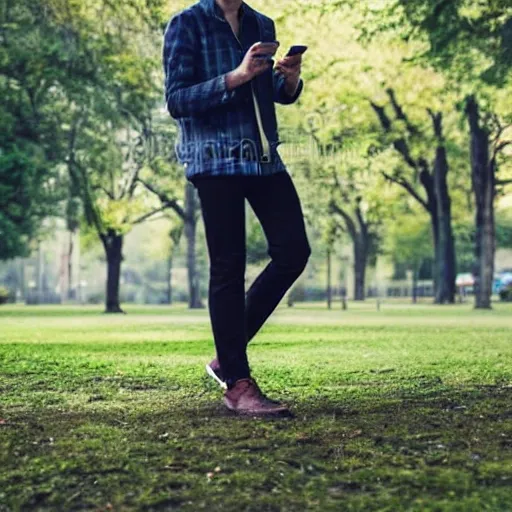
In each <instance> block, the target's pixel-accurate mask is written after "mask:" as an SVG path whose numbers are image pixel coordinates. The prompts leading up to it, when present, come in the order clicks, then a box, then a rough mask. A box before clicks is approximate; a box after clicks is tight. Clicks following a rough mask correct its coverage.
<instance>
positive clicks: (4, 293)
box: [0, 286, 11, 306]
mask: <svg viewBox="0 0 512 512" xmlns="http://www.w3.org/2000/svg"><path fill="white" fill-rule="evenodd" d="M10 295H11V294H10V292H9V290H8V289H7V288H6V287H5V286H0V306H1V305H2V304H7V302H9V298H10Z"/></svg>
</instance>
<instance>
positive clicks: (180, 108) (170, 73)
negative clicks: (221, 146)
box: [163, 13, 235, 118]
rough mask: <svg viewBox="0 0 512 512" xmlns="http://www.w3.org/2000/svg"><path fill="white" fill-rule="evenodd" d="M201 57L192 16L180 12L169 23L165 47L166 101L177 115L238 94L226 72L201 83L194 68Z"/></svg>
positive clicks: (191, 114)
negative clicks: (191, 22) (228, 87)
mask: <svg viewBox="0 0 512 512" xmlns="http://www.w3.org/2000/svg"><path fill="white" fill-rule="evenodd" d="M197 58H198V55H197V40H196V38H195V37H194V34H193V33H192V30H191V27H190V18H189V17H188V16H185V15H184V14H183V13H181V14H178V15H177V16H175V17H174V18H172V19H171V21H170V22H169V24H168V25H167V29H166V31H165V36H164V48H163V66H164V73H165V101H166V104H167V110H168V111H169V114H170V115H171V116H172V117H174V118H180V117H189V116H194V115H196V114H201V113H202V112H205V111H206V110H208V109H211V108H214V107H217V106H219V105H222V104H224V103H228V102H229V101H231V100H232V99H233V98H234V96H235V92H234V91H228V89H227V87H226V75H219V76H217V77H215V78H212V79H210V80H207V81H206V82H201V83H197V82H196V80H195V78H196V77H195V71H194V70H195V61H196V59H197Z"/></svg>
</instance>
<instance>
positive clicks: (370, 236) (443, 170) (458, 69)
mask: <svg viewBox="0 0 512 512" xmlns="http://www.w3.org/2000/svg"><path fill="white" fill-rule="evenodd" d="M188 3H189V2H188V1H187V0H183V1H182V0H179V1H173V2H165V1H164V0H161V1H160V0H157V1H156V2H155V1H151V2H150V1H149V0H148V1H146V0H135V1H133V2H128V3H126V2H117V1H114V2H111V1H109V2H107V1H105V0H93V1H92V2H87V3H86V4H80V5H79V4H77V3H76V2H73V1H71V0H47V1H44V2H43V1H42V0H37V1H35V2H28V1H25V0H21V1H17V2H13V1H12V0H4V1H3V3H2V6H1V7H2V8H1V9H0V93H1V94H2V101H1V103H0V114H1V116H0V128H1V130H0V143H1V146H0V192H1V193H0V235H1V236H0V259H8V260H10V259H12V258H14V257H16V256H20V255H28V254H30V252H31V250H33V249H34V248H35V247H36V246H38V243H37V240H38V239H40V240H43V239H44V238H45V237H44V236H42V233H43V232H42V231H41V229H42V227H43V226H45V225H46V227H47V229H49V230H50V232H51V230H52V229H53V228H51V227H50V226H53V225H54V224H55V223H54V222H53V221H50V220H49V219H50V218H53V219H57V218H58V219H62V221H63V222H64V226H65V229H67V230H68V232H69V233H68V239H67V247H66V250H65V251H66V254H67V257H66V258H65V261H67V265H68V270H67V271H66V272H67V275H68V276H74V277H73V279H74V280H77V279H78V273H79V270H80V269H79V268H78V267H77V268H73V267H72V261H74V260H75V257H74V256H73V255H74V254H75V253H76V251H77V250H78V249H79V244H77V233H78V232H79V231H80V232H81V233H82V235H83V236H87V237H88V238H89V239H91V237H90V235H91V233H92V234H93V235H94V236H95V237H96V238H97V240H98V242H99V243H101V248H102V251H103V253H104V260H105V263H106V266H107V270H108V272H107V275H106V281H107V285H106V287H105V294H104V295H105V303H106V310H107V311H110V312H119V311H121V305H120V291H119V290H120V286H121V284H120V282H121V279H120V276H122V274H123V271H122V268H123V267H122V262H123V259H124V255H123V246H125V243H126V237H127V236H132V235H131V233H132V228H133V227H134V226H136V225H138V224H139V223H143V222H146V221H151V220H152V219H159V218H167V219H170V224H169V223H168V224H165V223H155V224H154V225H153V226H161V227H160V228H159V229H161V230H162V232H161V233H160V234H159V235H155V236H160V237H163V239H165V240H168V247H167V246H166V247H167V249H166V250H165V251H162V250H158V251H153V252H152V254H153V253H154V254H159V255H160V256H158V257H160V258H162V265H163V266H162V268H164V267H165V269H166V270H165V271H162V272H163V273H162V275H164V274H165V276H167V277H169V275H170V274H171V270H172V268H173V262H174V263H175V262H176V258H178V259H179V261H180V264H181V262H182V261H183V264H184V266H185V267H186V268H187V278H186V281H187V290H188V304H189V306H190V307H192V308H195V307H203V306H204V290H205V288H206V282H205V275H204V274H205V272H204V265H205V252H204V241H203V237H202V231H201V228H202V226H201V223H200V214H199V205H198V201H197V197H196V194H195V190H194V189H193V187H192V186H190V185H189V184H187V183H186V181H185V179H184V175H183V170H182V169H181V168H180V166H179V165H178V164H177V162H176V159H175V156H174V142H175V137H176V127H175V125H174V123H173V122H172V121H171V120H170V119H169V116H168V114H167V113H166V112H165V108H164V102H163V92H162V80H163V74H162V66H161V40H162V33H163V29H164V27H165V25H166V23H167V21H168V19H169V17H170V16H171V14H172V13H173V12H175V11H176V10H178V9H180V8H181V7H184V6H185V5H187V4H188ZM254 7H256V8H258V9H261V10H263V11H264V12H266V13H267V14H269V15H271V16H273V17H274V18H275V19H276V24H277V28H278V37H279V40H280V41H281V42H282V47H281V49H280V51H279V53H283V54H284V53H285V51H286V49H287V47H288V46H289V45H291V44H293V43H298V42H305V43H306V44H308V45H309V47H310V49H309V50H308V53H307V54H306V58H305V63H304V70H303V72H304V78H305V80H306V83H307V87H306V89H305V93H304V95H303V96H302V98H301V100H300V102H299V103H298V104H297V105H294V106H291V107H286V108H281V107H279V112H278V115H279V118H280V125H281V138H282V140H283V145H282V146H281V153H282V155H283V157H284V159H285V161H286V162H287V164H288V168H289V170H290V172H291V173H292V174H293V176H294V179H295V181H296V183H297V186H298V188H299V192H300V194H301V197H302V198H303V204H304V209H305V212H306V215H307V217H308V225H309V230H310V235H311V236H310V238H311V241H312V245H313V257H312V259H311V264H310V269H309V270H308V272H307V273H306V274H307V276H306V277H304V278H303V280H309V281H308V285H307V286H308V287H309V288H310V289H311V290H312V289H313V288H315V287H316V286H318V287H322V290H323V293H327V294H328V295H329V294H330V293H331V292H332V293H334V291H335V290H333V286H331V284H328V286H327V292H325V286H324V284H325V282H326V279H327V278H326V276H327V275H330V276H331V277H330V278H329V279H327V281H328V283H331V282H332V281H333V279H336V275H340V272H341V269H342V268H343V269H345V267H346V265H347V261H348V260H350V264H351V266H352V272H351V273H352V275H353V283H352V284H351V286H350V287H349V288H350V292H351V296H353V297H354V298H356V299H358V300H362V299H364V298H365V295H366V293H367V291H368V288H369V286H368V281H369V280H370V281H371V282H372V283H373V282H374V281H375V279H377V277H375V276H376V273H375V272H376V270H375V263H376V261H377V260H379V261H382V260H384V259H386V260H387V261H390V262H394V263H395V264H396V265H398V266H400V267H401V268H407V269H409V270H410V271H411V272H412V276H413V278H417V277H419V275H420V274H421V275H422V276H423V277H425V278H430V277H431V278H432V279H433V282H434V289H435V296H434V300H435V301H436V302H438V303H451V302H453V301H454V295H455V276H456V273H457V271H467V270H470V271H471V272H472V273H473V274H474V276H475V278H476V295H475V297H476V298H475V305H476V306H477V307H489V306H490V300H491V293H492V288H493V280H494V277H495V276H494V274H495V272H494V270H495V269H494V264H495V248H496V244H497V243H498V244H502V245H503V244H504V243H506V242H504V241H505V240H507V237H508V235H507V229H508V228H507V225H508V224H507V223H506V222H502V217H503V215H504V214H502V213H501V210H500V213H496V204H497V203H498V202H500V201H501V200H502V198H503V197H505V196H506V195H507V194H508V193H509V192H510V191H511V190H512V186H511V185H510V183H511V180H512V166H511V163H510V161H511V160H510V156H511V150H512V144H511V143H512V128H511V125H512V105H511V104H510V90H511V77H510V68H511V62H510V57H509V54H510V48H511V45H510V42H511V40H510V34H511V32H512V29H511V24H510V20H511V19H512V18H511V16H512V13H511V7H510V6H509V5H508V3H507V2H504V1H503V2H500V1H496V2H491V3H487V4H478V5H474V4H473V3H471V2H469V0H457V1H455V2H435V3H434V2H425V1H422V0H413V1H411V2H408V1H407V2H405V0H385V1H384V2H381V3H379V5H377V6H375V5H373V4H370V3H369V2H346V1H344V2H336V1H335V2H332V1H329V2H316V3H310V4H302V3H300V4H297V3H295V2H290V1H288V0H277V1H276V2H273V3H272V5H269V4H268V3H267V2H263V1H262V0H255V1H254ZM327 33H336V34H337V37H336V39H335V40H334V39H333V38H329V37H325V34H327ZM425 214H426V215H425ZM471 217H473V220H472V221H471ZM248 219H249V220H248V230H247V232H248V244H249V250H248V258H249V261H248V262H249V265H252V266H257V265H261V264H263V262H264V260H265V259H266V257H267V254H266V244H265V240H264V238H263V237H262V233H261V231H260V230H259V229H258V227H257V226H256V225H255V224H254V223H253V222H252V221H251V219H252V217H251V216H248ZM427 220H428V222H429V225H430V241H429V240H428V237H427V236H426V231H425V230H426V227H425V226H426V224H425V222H426V221H427ZM496 225H498V227H499V229H498V232H497V227H496ZM164 226H165V227H164ZM155 229H156V228H153V230H152V232H155V233H159V232H158V231H155ZM136 232H138V231H136ZM134 236H135V235H134ZM39 246H40V244H39ZM180 246H183V250H182V251H180V250H179V249H180ZM130 247H135V249H136V250H139V249H140V251H141V254H144V251H147V252H148V253H149V252H150V251H151V249H150V248H147V249H145V248H143V247H140V248H139V247H138V246H137V244H134V245H130ZM171 247H172V248H173V249H172V250H171ZM340 247H342V250H338V249H339V248H340ZM335 248H336V249H335ZM420 248H421V250H420ZM470 249H471V250H472V251H473V253H474V255H470V253H469V251H470ZM164 253H165V254H164ZM153 257H155V256H152V258H153ZM180 258H183V259H180ZM347 258H348V260H347ZM63 261H64V260H63ZM430 261H433V262H434V264H433V269H432V272H430V271H429V262H430ZM9 265H11V264H10V263H9ZM12 265H15V266H16V269H19V268H21V267H22V265H21V266H20V263H19V262H13V263H12ZM381 267H382V265H381ZM511 267H512V264H511ZM5 268H7V267H5ZM13 268H14V267H13ZM159 268H160V267H159ZM174 270H175V272H174V273H175V274H176V271H177V269H176V268H174ZM155 272H156V271H155ZM251 272H252V270H251ZM14 274H17V275H18V274H19V275H20V276H21V273H20V271H19V270H16V271H15V272H14V273H13V270H12V269H11V267H10V266H9V267H8V270H6V271H5V275H9V276H12V275H14ZM156 274H158V275H160V271H159V272H156ZM156 274H155V275H156ZM1 275H2V272H0V278H1ZM368 276H370V277H368ZM9 279H10V278H9ZM45 279H46V278H45ZM166 279H167V278H166ZM378 279H383V278H382V276H379V277H378ZM386 279H387V278H386ZM46 280H47V281H48V282H50V283H51V279H50V278H49V279H46ZM22 281H23V279H21V278H20V279H18V280H17V282H22ZM37 281H38V282H39V281H41V280H40V279H39V278H38V279H37ZM10 282H13V281H12V280H11V281H10ZM68 282H69V283H70V282H71V277H68ZM165 286H166V289H167V300H168V301H170V298H171V295H172V289H171V281H170V280H167V283H165ZM297 286H304V283H303V282H302V283H299V284H298V285H297ZM68 288H69V289H68V290H64V291H62V286H61V297H66V296H67V297H69V298H70V299H72V298H73V297H74V296H76V295H74V294H73V293H72V290H71V286H70V285H69V286H68ZM329 290H330V291H329ZM311 293H313V292H311ZM314 293H316V291H315V292H314ZM303 295H304V296H307V293H303Z"/></svg>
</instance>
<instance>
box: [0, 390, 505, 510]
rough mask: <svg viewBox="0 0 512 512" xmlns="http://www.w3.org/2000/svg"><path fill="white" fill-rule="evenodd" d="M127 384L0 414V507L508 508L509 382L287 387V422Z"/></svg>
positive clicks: (205, 398) (203, 397)
mask: <svg viewBox="0 0 512 512" xmlns="http://www.w3.org/2000/svg"><path fill="white" fill-rule="evenodd" d="M131 391H132V392H134V393H139V394H138V395H137V400H136V401H134V403H133V404H129V403H128V404H127V403H121V402H117V401H115V400H112V399H109V398H108V397H107V398H106V399H105V400H104V399H102V398H101V397H100V399H99V400H97V401H95V400H92V401H90V402H89V403H88V405H87V407H85V408H78V409H73V408H70V407H65V406H56V407H47V408H29V407H27V408H24V409H22V408H19V407H14V408H9V409H6V410H4V411H3V412H2V413H1V415H0V416H1V417H2V418H3V420H4V423H3V424H1V425H0V439H1V447H2V450H1V452H0V454H1V456H0V462H1V467H2V469H1V471H0V504H4V505H0V510H18V509H20V510H21V509H24V510H28V509H30V510H34V509H41V510H43V509H44V510H84V509H91V510H112V509H113V510H173V509H177V508H179V509H180V510H194V511H195V510H200V509H202V508H209V509H210V510H307V509H318V510H365V511H366V510H382V509H388V510H425V506H426V504H428V508H429V510H475V511H476V510H510V509H512V497H511V496H510V492H509V489H510V485H512V464H511V463H512V389H511V388H510V387H507V386H499V385H496V386H473V387H467V388H462V387H460V388H457V387H447V386H445V387H443V386H442V385H437V387H436V385H435V382H434V381H432V382H425V381H421V382H420V385H418V386H416V387H414V388H412V389H407V390H404V389H401V388H394V389H391V388H387V389H378V388H375V389H373V391H372V392H371V393H368V394H362V395H358V394H353V395H352V394H350V393H347V392H346V389H344V388H343V387H341V388H340V389H338V390H336V389H329V390H327V391H326V392H325V393H322V390H319V391H320V392H319V393H315V394H311V393H310V394H309V395H306V396H304V397H302V398H300V397H299V398H297V397H294V396H293V393H292V394H291V395H290V396H289V398H291V402H292V403H291V405H292V406H293V409H294V411H295V415H296V417H295V418H294V419H284V420H281V421H276V420H273V421H268V420H264V419H253V418H233V417H232V416H231V414H230V413H228V412H226V411H225V410H224V408H223V407H222V405H221V404H220V396H221V395H220V393H217V392H213V391H210V390H208V389H207V390H206V392H204V393H202V394H197V395H194V394H193V393H190V392H186V393H185V394H180V395H179V396H176V397H174V398H173V395H172V394H170V395H169V394H167V395H165V400H162V399H161V397H160V398H158V397H156V396H155V394H151V390H150V389H146V390H145V389H135V390H133V389H132V390H131ZM144 393H147V399H146V400H144ZM2 506H3V507H4V508H2ZM340 507H341V508H340Z"/></svg>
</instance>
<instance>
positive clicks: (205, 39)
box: [163, 0, 303, 178]
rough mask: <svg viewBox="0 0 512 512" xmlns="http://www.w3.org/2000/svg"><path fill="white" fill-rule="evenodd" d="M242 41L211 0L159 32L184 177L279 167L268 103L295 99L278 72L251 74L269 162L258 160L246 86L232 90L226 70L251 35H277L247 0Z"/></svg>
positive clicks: (258, 38) (237, 61)
mask: <svg viewBox="0 0 512 512" xmlns="http://www.w3.org/2000/svg"><path fill="white" fill-rule="evenodd" d="M241 10H242V12H241V19H240V37H239V39H240V41H238V40H237V38H236V36H235V35H234V33H233V31H232V29H231V27H230V25H229V23H228V22H227V21H226V20H225V18H224V16H223V13H222V11H221V10H220V8H219V7H218V5H217V4H216V2H215V0H200V1H199V2H198V3H196V4H194V5H192V6H191V7H189V8H187V9H185V10H184V11H182V12H180V13H179V14H177V15H176V16H174V17H173V18H172V19H171V21H170V22H169V24H168V25H167V28H166V31H165V36H164V48H163V65H164V71H165V101H166V104H167V109H168V111H169V113H170V115H171V116H172V117H173V118H175V119H176V120H177V121H178V124H179V127H180V136H179V139H178V142H177V144H176V153H177V156H178V160H179V161H180V162H181V163H183V164H184V166H185V172H186V176H187V178H191V177H192V176H196V175H226V174H227V175H234V174H244V175H266V174H273V173H276V172H281V171H284V170H285V167H284V164H283V162H282V160H281V158H280V156H279V154H278V152H277V146H278V145H279V138H278V131H277V120H276V113H275V105H274V102H278V103H282V104H289V103H293V102H294V101H295V100H296V99H297V98H298V97H299V95H300V93H301V91H302V88H303V82H302V80H301V82H300V84H299V88H298V89H297V92H296V93H295V95H294V96H293V97H291V96H288V95H287V94H286V92H285V90H284V77H283V76H282V75H281V74H279V73H276V72H274V71H273V70H272V69H270V70H269V71H267V72H265V73H263V74H262V75H260V76H258V77H256V78H255V79H253V80H252V87H253V89H254V94H255V96H256V100H257V102H258V105H259V110H260V113H261V121H262V126H263V129H264V132H265V135H266V137H267V139H268V141H269V144H270V157H271V161H270V163H262V162H261V158H260V156H261V151H262V145H261V138H260V136H259V132H258V128H257V124H256V119H255V110H254V104H253V98H252V92H250V91H251V84H246V85H245V86H242V87H239V88H237V89H235V90H233V91H228V90H227V88H226V78H225V77H226V74H227V73H228V72H230V71H232V70H233V69H235V68H236V67H237V66H238V65H239V64H240V63H241V62H242V59H243V57H244V55H245V53H246V52H247V50H248V49H249V47H250V46H251V45H252V44H253V43H255V42H257V41H265V42H267V41H274V40H275V39H276V34H275V26H274V22H273V21H272V20H271V19H270V18H267V17H266V16H264V15H263V14H260V13H259V12H257V11H255V10H254V9H252V8H251V7H249V6H248V5H247V4H245V3H243V4H242V7H241Z"/></svg>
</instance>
